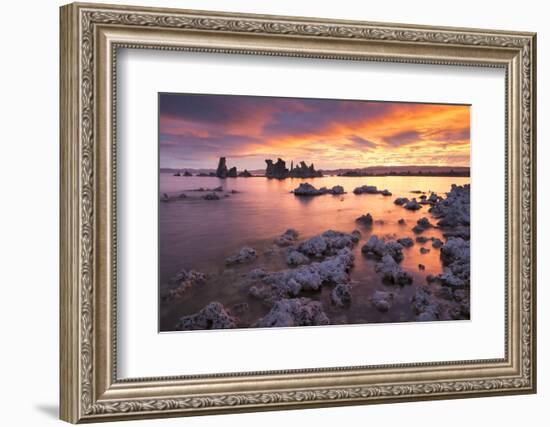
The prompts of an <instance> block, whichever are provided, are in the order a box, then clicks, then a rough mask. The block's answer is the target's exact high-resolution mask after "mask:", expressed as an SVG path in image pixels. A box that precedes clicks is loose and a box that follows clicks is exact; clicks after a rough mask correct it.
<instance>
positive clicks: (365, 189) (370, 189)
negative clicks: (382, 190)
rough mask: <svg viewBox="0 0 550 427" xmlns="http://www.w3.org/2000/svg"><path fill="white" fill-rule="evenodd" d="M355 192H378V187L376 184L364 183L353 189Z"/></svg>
mask: <svg viewBox="0 0 550 427" xmlns="http://www.w3.org/2000/svg"><path fill="white" fill-rule="evenodd" d="M353 193H354V194H378V193H379V191H378V188H376V186H374V185H362V186H360V187H356V188H355V189H354V190H353Z"/></svg>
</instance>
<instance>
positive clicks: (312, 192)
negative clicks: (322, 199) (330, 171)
mask: <svg viewBox="0 0 550 427" xmlns="http://www.w3.org/2000/svg"><path fill="white" fill-rule="evenodd" d="M293 193H294V195H295V196H322V195H323V194H333V195H340V194H344V187H342V186H341V185H335V186H334V187H332V188H331V189H328V188H327V187H321V188H319V189H317V188H315V187H314V186H313V185H311V184H309V183H307V182H305V183H301V184H300V185H299V186H298V187H297V188H295V189H294V190H293Z"/></svg>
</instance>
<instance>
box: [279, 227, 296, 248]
mask: <svg viewBox="0 0 550 427" xmlns="http://www.w3.org/2000/svg"><path fill="white" fill-rule="evenodd" d="M297 239H298V232H297V231H296V230H294V229H293V228H289V229H288V230H286V231H285V232H284V233H283V234H281V235H280V236H279V237H277V238H276V239H275V244H276V245H277V246H291V245H293V244H294V243H296V240H297Z"/></svg>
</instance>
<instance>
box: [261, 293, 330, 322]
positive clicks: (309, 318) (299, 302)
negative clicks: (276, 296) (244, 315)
mask: <svg viewBox="0 0 550 427" xmlns="http://www.w3.org/2000/svg"><path fill="white" fill-rule="evenodd" d="M328 324H329V318H328V317H327V315H326V314H325V312H324V311H323V306H322V305H321V303H320V302H318V301H313V300H311V299H309V298H294V299H282V300H280V301H277V302H276V303H275V304H274V305H273V307H272V308H271V310H270V311H269V313H267V314H266V315H265V316H264V317H262V318H261V319H260V320H258V321H257V322H256V323H255V324H254V325H253V326H255V327H258V328H270V327H288V326H318V325H328Z"/></svg>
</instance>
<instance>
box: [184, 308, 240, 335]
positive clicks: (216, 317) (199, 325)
mask: <svg viewBox="0 0 550 427" xmlns="http://www.w3.org/2000/svg"><path fill="white" fill-rule="evenodd" d="M235 325H236V322H235V318H234V317H233V316H231V315H230V314H229V313H228V311H227V310H226V309H225V307H224V306H223V305H222V304H221V303H219V302H211V303H210V304H208V305H207V306H205V307H204V308H203V309H202V310H200V311H199V312H198V313H195V314H192V315H190V316H184V317H181V318H180V319H179V321H178V322H177V323H176V327H175V328H176V330H179V331H194V330H204V329H231V328H234V327H235Z"/></svg>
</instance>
